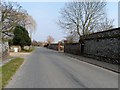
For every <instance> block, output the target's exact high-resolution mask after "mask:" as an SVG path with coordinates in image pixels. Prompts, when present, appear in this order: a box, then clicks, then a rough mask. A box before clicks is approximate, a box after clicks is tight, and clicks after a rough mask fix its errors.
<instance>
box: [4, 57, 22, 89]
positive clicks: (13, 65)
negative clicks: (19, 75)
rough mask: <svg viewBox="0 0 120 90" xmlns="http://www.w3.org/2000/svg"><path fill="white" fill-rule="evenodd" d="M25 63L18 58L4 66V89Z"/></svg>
mask: <svg viewBox="0 0 120 90" xmlns="http://www.w3.org/2000/svg"><path fill="white" fill-rule="evenodd" d="M23 61H24V59H23V58H16V59H13V60H11V61H10V62H8V63H6V64H5V65H4V66H2V88H4V87H5V86H6V85H7V84H8V82H9V81H10V80H11V79H12V76H13V75H14V74H15V73H16V71H17V69H18V68H19V67H20V65H21V64H22V63H23Z"/></svg>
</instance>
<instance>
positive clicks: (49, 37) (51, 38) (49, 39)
mask: <svg viewBox="0 0 120 90" xmlns="http://www.w3.org/2000/svg"><path fill="white" fill-rule="evenodd" d="M47 42H48V44H51V43H52V42H54V38H53V37H52V36H50V35H49V36H48V37H47Z"/></svg>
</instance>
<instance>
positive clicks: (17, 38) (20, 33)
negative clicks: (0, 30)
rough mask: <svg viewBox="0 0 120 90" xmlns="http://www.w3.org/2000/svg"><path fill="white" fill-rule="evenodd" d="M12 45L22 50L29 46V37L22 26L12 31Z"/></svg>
mask: <svg viewBox="0 0 120 90" xmlns="http://www.w3.org/2000/svg"><path fill="white" fill-rule="evenodd" d="M13 45H20V46H21V48H22V49H23V46H30V45H31V39H30V37H29V33H28V31H27V30H26V29H25V28H24V27H22V26H16V28H15V30H14V38H13Z"/></svg>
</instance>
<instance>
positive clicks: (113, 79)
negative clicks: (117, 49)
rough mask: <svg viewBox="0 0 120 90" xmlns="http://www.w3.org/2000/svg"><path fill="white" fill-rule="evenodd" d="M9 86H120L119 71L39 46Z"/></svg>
mask: <svg viewBox="0 0 120 90" xmlns="http://www.w3.org/2000/svg"><path fill="white" fill-rule="evenodd" d="M6 88H118V74H117V73H114V72H112V71H109V70H106V69H103V68H100V67H97V66H94V65H91V64H88V63H85V62H82V61H80V60H77V59H74V58H71V57H69V56H66V55H64V54H62V53H59V52H57V51H53V50H49V49H46V48H37V49H36V50H35V51H34V52H33V53H32V54H31V55H30V56H29V57H28V58H27V59H26V60H25V62H24V64H23V65H22V66H21V67H20V69H19V70H18V71H17V73H16V74H15V75H14V77H13V79H12V80H11V81H10V82H9V84H8V85H7V86H6Z"/></svg>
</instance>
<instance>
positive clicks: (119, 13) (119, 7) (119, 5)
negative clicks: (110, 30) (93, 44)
mask: <svg viewBox="0 0 120 90" xmlns="http://www.w3.org/2000/svg"><path fill="white" fill-rule="evenodd" d="M118 27H120V1H119V2H118Z"/></svg>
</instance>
